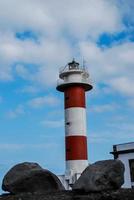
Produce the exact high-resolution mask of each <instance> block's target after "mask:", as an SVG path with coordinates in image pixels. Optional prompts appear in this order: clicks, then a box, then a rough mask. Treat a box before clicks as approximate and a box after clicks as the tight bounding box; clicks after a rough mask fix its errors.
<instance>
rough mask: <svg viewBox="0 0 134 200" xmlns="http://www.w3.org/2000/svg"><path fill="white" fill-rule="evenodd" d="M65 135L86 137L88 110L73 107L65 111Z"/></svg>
mask: <svg viewBox="0 0 134 200" xmlns="http://www.w3.org/2000/svg"><path fill="white" fill-rule="evenodd" d="M65 133H66V136H71V135H83V136H86V109H85V108H80V107H72V108H67V109H65Z"/></svg>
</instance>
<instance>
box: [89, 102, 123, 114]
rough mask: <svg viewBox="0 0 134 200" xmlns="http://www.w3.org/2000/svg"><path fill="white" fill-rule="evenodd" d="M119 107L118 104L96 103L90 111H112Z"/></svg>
mask: <svg viewBox="0 0 134 200" xmlns="http://www.w3.org/2000/svg"><path fill="white" fill-rule="evenodd" d="M118 108H119V105H117V104H104V105H102V104H101V105H94V106H92V108H91V109H90V111H93V112H97V113H102V112H112V111H115V110H116V109H118Z"/></svg>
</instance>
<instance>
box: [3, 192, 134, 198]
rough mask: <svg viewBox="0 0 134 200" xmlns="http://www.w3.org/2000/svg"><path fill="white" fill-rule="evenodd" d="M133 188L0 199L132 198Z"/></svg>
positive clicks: (133, 194)
mask: <svg viewBox="0 0 134 200" xmlns="http://www.w3.org/2000/svg"><path fill="white" fill-rule="evenodd" d="M133 199H134V189H120V190H117V191H114V190H113V191H104V192H94V193H85V192H79V193H78V192H76V191H73V192H72V191H61V192H47V193H44V194H43V193H42V194H40V193H39V194H38V193H37V194H35V193H34V194H30V193H21V194H16V195H2V196H0V200H133Z"/></svg>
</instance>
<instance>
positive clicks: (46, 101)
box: [28, 96, 59, 108]
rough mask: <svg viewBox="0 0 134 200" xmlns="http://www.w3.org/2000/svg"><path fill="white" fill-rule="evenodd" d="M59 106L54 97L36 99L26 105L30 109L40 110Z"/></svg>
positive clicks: (57, 100)
mask: <svg viewBox="0 0 134 200" xmlns="http://www.w3.org/2000/svg"><path fill="white" fill-rule="evenodd" d="M58 104H59V99H57V98H56V97H54V96H43V97H36V98H33V99H31V100H30V101H28V105H29V106H31V107H32V108H42V107H43V106H56V105H58Z"/></svg>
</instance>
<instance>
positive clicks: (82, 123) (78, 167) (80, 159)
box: [57, 60, 92, 185]
mask: <svg viewBox="0 0 134 200" xmlns="http://www.w3.org/2000/svg"><path fill="white" fill-rule="evenodd" d="M59 77H60V80H59V82H58V86H57V90H58V91H61V92H64V105H65V134H66V136H65V146H66V172H65V179H66V180H68V182H69V184H70V185H71V184H73V183H74V182H75V181H76V180H77V178H78V177H79V176H80V174H81V173H82V172H83V170H84V169H85V168H86V167H87V166H88V155H87V133H86V132H87V131H86V101H85V92H86V91H88V90H91V89H92V85H91V84H90V82H89V73H88V72H87V70H86V69H85V67H81V66H80V65H79V63H77V62H75V61H74V60H73V61H72V62H71V63H68V65H67V66H66V67H64V68H63V69H61V70H60V74H59Z"/></svg>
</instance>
